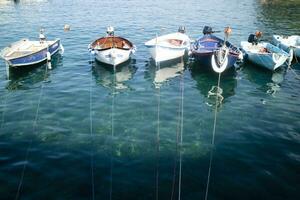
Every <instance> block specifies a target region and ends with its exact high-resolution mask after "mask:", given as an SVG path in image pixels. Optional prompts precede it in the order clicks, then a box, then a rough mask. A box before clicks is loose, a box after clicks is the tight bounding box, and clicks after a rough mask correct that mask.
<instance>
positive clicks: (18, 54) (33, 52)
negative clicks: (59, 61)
mask: <svg viewBox="0 0 300 200" xmlns="http://www.w3.org/2000/svg"><path fill="white" fill-rule="evenodd" d="M59 50H62V52H63V47H62V45H61V43H60V39H56V40H53V41H48V40H46V38H45V36H44V35H43V34H42V33H41V34H40V40H39V41H31V40H29V39H22V40H20V41H18V42H15V43H12V44H10V45H9V46H8V47H6V48H4V49H3V50H2V51H1V53H0V57H1V58H2V59H4V60H5V62H6V64H7V65H8V66H9V67H24V66H29V65H34V64H38V63H41V62H43V61H46V60H48V61H49V60H51V57H52V56H53V55H54V54H56V53H57V52H58V51H59Z"/></svg>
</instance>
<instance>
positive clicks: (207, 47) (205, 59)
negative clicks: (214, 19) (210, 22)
mask: <svg viewBox="0 0 300 200" xmlns="http://www.w3.org/2000/svg"><path fill="white" fill-rule="evenodd" d="M213 33H214V31H212V28H211V27H207V26H205V27H204V29H203V34H204V35H203V36H202V37H200V38H199V39H197V40H196V41H195V42H194V43H193V44H192V45H191V50H190V53H191V55H192V57H193V58H194V59H195V60H196V61H198V62H199V63H200V64H201V65H203V66H205V67H209V68H213V66H212V65H213V64H212V60H213V55H215V57H218V51H220V50H222V49H224V50H225V51H226V49H227V53H226V55H225V56H226V57H227V58H226V60H227V62H226V68H225V69H228V68H231V67H233V66H234V64H235V63H236V61H237V60H238V59H239V56H240V54H241V52H240V51H239V49H238V48H237V47H235V46H233V45H232V44H231V43H229V42H228V41H226V43H225V45H224V40H222V39H220V38H218V37H216V36H215V35H213ZM225 51H224V52H225Z"/></svg>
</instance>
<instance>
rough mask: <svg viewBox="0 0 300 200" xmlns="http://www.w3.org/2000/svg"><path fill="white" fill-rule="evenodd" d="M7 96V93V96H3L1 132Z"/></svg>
mask: <svg viewBox="0 0 300 200" xmlns="http://www.w3.org/2000/svg"><path fill="white" fill-rule="evenodd" d="M8 94H9V93H7V94H5V96H4V98H3V99H4V100H3V104H2V105H3V106H2V107H3V108H2V114H1V125H0V130H2V128H3V124H4V114H5V110H6V106H7V105H6V104H7V98H8Z"/></svg>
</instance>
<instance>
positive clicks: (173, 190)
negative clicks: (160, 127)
mask: <svg viewBox="0 0 300 200" xmlns="http://www.w3.org/2000/svg"><path fill="white" fill-rule="evenodd" d="M180 92H181V88H180ZM180 107H181V101H179V103H178V113H177V122H178V123H177V128H176V157H175V159H174V169H173V181H172V193H171V200H173V197H174V192H175V182H176V170H177V162H178V160H179V159H178V157H179V156H178V146H179V132H180V121H181V120H180V116H181V112H180Z"/></svg>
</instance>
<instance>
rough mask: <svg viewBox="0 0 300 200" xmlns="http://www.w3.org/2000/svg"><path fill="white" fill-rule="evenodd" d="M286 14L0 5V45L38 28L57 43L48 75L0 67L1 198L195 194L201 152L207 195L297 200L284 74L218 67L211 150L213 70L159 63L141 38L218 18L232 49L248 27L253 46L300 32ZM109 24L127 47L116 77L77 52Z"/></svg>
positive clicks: (276, 10) (286, 8)
mask: <svg viewBox="0 0 300 200" xmlns="http://www.w3.org/2000/svg"><path fill="white" fill-rule="evenodd" d="M270 2H271V3H270ZM272 2H273V3H272ZM299 13H300V7H299V2H298V1H292V0H290V1H283V3H280V1H276V2H275V3H274V1H258V0H239V1H238V0H233V1H225V0H211V1H199V0H197V1H196V0H187V1H179V0H166V1H158V0H154V1H145V0H140V1H138V0H131V1H120V0H114V1H106V0H104V1H97V0H86V1H79V0H67V1H59V0H49V1H47V0H36V1H34V0H23V1H22V0H20V1H17V2H15V1H6V0H0V48H1V49H2V48H4V47H5V46H7V45H9V44H10V43H12V42H14V41H16V40H18V39H20V38H25V37H29V38H31V39H34V38H36V37H37V36H38V31H39V29H40V27H44V28H45V30H46V34H47V37H48V38H61V40H62V43H63V45H64V48H65V54H64V55H63V57H61V56H56V57H55V59H54V60H53V61H52V66H53V69H52V70H46V66H44V65H43V66H40V67H37V68H33V69H27V70H17V71H13V72H12V73H11V74H10V77H9V78H8V77H7V74H6V70H5V63H4V62H3V61H1V62H0V94H1V96H0V123H1V124H0V199H178V196H179V188H180V199H204V197H205V190H206V183H207V175H208V167H209V161H210V152H211V150H213V152H214V153H213V162H212V168H211V177H210V187H209V192H208V199H299V198H300V195H299V189H300V184H299V180H300V175H299V174H300V148H299V147H300V109H299V106H300V101H299V98H300V90H299V85H300V80H299V79H297V78H296V76H295V75H294V73H293V72H292V71H290V70H286V69H282V70H278V71H276V72H274V73H271V72H269V71H265V70H262V69H260V68H258V67H256V66H254V65H251V64H244V65H242V67H241V68H240V69H237V70H231V71H228V72H226V73H224V74H223V75H222V77H221V88H222V89H223V97H224V100H223V103H222V104H221V106H220V107H219V109H218V113H217V126H216V135H215V146H214V147H213V146H212V145H211V139H212V132H213V121H214V104H215V99H214V97H208V91H209V90H210V89H211V88H212V86H214V85H216V84H217V78H218V77H217V75H215V74H214V73H212V72H209V71H205V70H203V69H202V68H201V66H200V65H198V64H195V63H193V62H192V61H190V60H188V59H187V58H185V59H184V60H183V61H182V62H181V61H177V62H169V63H166V64H164V65H161V66H160V67H161V68H160V69H158V67H156V66H155V65H154V64H153V63H152V62H150V56H149V53H148V51H147V49H146V48H145V47H144V45H143V43H144V42H145V41H147V40H148V39H151V38H153V37H155V35H156V34H165V33H170V32H174V31H176V30H177V29H178V26H180V25H185V26H186V28H187V32H188V34H189V35H190V36H191V37H192V38H197V37H199V36H200V35H201V32H202V27H203V26H204V25H211V26H213V27H214V29H216V30H222V29H223V28H224V27H225V26H228V25H230V26H232V28H233V33H232V35H231V38H230V41H231V42H232V43H233V44H235V45H239V42H240V41H241V40H246V39H247V37H248V35H249V34H250V33H252V32H253V31H256V30H261V31H263V33H264V39H266V40H268V39H270V37H271V36H272V34H275V33H276V34H277V33H279V34H299V28H300V21H299V19H300V18H299ZM64 24H70V25H71V31H70V32H64V31H63V26H64ZM109 25H112V26H114V27H115V29H116V32H115V33H116V34H117V35H120V36H124V37H126V38H128V39H129V40H130V41H132V42H133V43H134V44H135V45H136V46H137V52H136V55H134V56H133V57H132V59H131V60H130V61H129V62H128V63H126V64H125V65H123V66H121V67H120V68H118V69H117V71H116V72H114V71H113V70H111V69H110V68H108V67H107V66H103V65H101V64H99V63H90V62H89V61H90V60H91V58H90V55H89V53H88V51H87V45H88V44H89V43H90V42H91V41H93V40H94V39H96V38H98V37H100V36H103V35H104V34H105V30H106V27H107V26H109ZM219 36H222V35H219ZM182 68H184V70H183V71H182ZM293 68H294V70H295V72H296V73H298V74H300V65H299V64H296V65H294V66H293ZM182 105H183V106H182ZM182 111H183V113H182ZM181 124H182V132H181V131H180V130H181ZM180 133H182V149H181V151H179V150H180V148H179V147H180V136H181V134H180ZM180 152H181V154H180ZM180 155H181V159H180ZM180 164H181V166H182V168H181V172H180V170H179V169H180ZM179 177H181V180H180V179H179Z"/></svg>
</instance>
